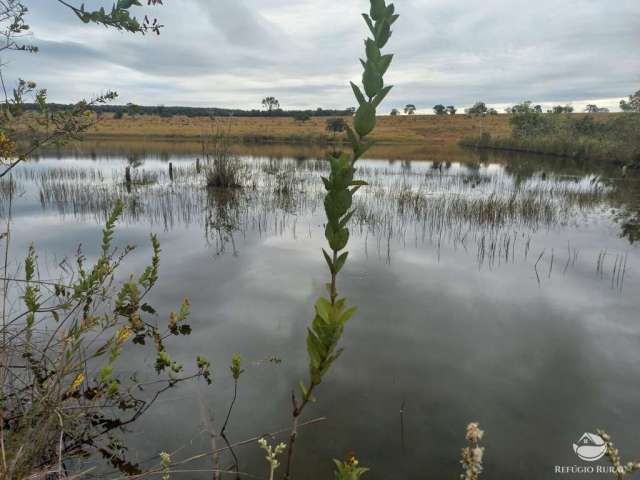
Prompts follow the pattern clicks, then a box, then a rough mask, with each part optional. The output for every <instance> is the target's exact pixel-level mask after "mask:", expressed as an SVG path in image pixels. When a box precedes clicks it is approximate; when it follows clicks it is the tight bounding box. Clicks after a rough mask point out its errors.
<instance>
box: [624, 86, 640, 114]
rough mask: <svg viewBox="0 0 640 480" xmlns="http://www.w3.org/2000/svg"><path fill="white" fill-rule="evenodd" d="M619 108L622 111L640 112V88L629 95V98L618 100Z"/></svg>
mask: <svg viewBox="0 0 640 480" xmlns="http://www.w3.org/2000/svg"><path fill="white" fill-rule="evenodd" d="M620 110H622V111H623V112H635V113H640V90H638V91H637V92H636V93H634V94H633V95H629V100H628V101H627V100H620Z"/></svg>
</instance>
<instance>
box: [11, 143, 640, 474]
mask: <svg viewBox="0 0 640 480" xmlns="http://www.w3.org/2000/svg"><path fill="white" fill-rule="evenodd" d="M238 155H239V162H240V168H241V169H242V178H243V179H244V181H243V186H242V188H237V189H233V190H224V189H207V188H206V187H205V186H204V179H203V173H201V172H200V173H199V172H198V171H197V168H196V158H200V159H201V158H202V155H201V154H200V153H199V151H198V148H197V147H196V146H193V145H188V144H184V145H181V144H179V143H176V144H171V143H167V144H161V143H158V144H154V143H147V144H144V145H143V146H140V145H132V144H127V143H117V142H113V143H108V142H107V143H104V142H103V143H87V144H81V145H78V146H75V147H72V148H66V149H62V150H58V151H51V152H45V153H43V154H42V155H41V156H40V157H39V158H37V159H33V160H31V161H29V162H27V163H25V164H23V165H21V166H20V167H19V168H17V169H16V170H15V173H14V175H13V182H14V186H13V188H14V191H15V195H14V198H13V205H12V218H13V220H12V250H11V254H10V259H11V264H10V267H11V268H13V269H16V268H17V266H18V264H19V262H20V261H21V259H22V258H23V256H24V254H25V252H26V248H27V246H28V245H29V244H30V243H33V244H34V246H35V247H36V249H37V251H38V254H39V258H40V261H41V263H42V265H41V266H42V268H44V270H41V272H40V274H41V276H42V277H48V278H52V277H55V276H56V275H57V273H56V272H57V271H58V269H59V265H61V264H62V265H64V260H65V259H71V258H73V256H74V254H75V253H76V251H77V247H78V245H82V251H83V253H84V255H86V256H87V259H88V260H89V261H90V260H91V259H95V257H96V255H97V253H98V249H99V242H100V230H101V228H102V225H103V224H104V221H105V218H106V215H107V213H108V211H109V210H110V209H111V208H112V206H113V205H114V203H115V201H116V200H117V199H122V200H123V201H124V202H125V203H126V206H127V207H126V211H125V213H124V215H123V218H122V221H121V223H120V224H119V227H118V229H117V233H116V240H115V242H116V244H117V245H119V246H121V247H122V246H124V245H126V244H134V245H137V246H138V248H137V249H136V250H135V251H134V252H133V253H132V254H131V256H130V258H129V259H128V260H127V261H126V262H125V264H124V266H123V272H122V273H123V274H124V275H128V274H129V273H133V272H140V271H141V270H142V268H144V266H145V265H146V264H147V263H148V261H149V257H150V249H149V248H148V246H149V233H150V232H155V233H157V234H158V237H159V240H160V243H161V246H162V257H161V269H160V280H159V283H158V285H157V287H156V288H155V289H154V290H153V291H152V293H151V294H150V297H149V299H148V301H149V303H150V304H152V305H153V306H154V308H155V309H156V310H157V311H158V313H159V316H158V321H159V322H164V321H166V318H168V314H169V312H170V311H172V310H175V309H176V308H178V306H179V304H180V302H181V300H182V299H183V298H184V297H188V298H189V300H190V302H191V305H192V316H191V320H190V324H191V326H192V328H193V333H192V335H191V336H189V337H181V338H179V339H176V340H174V341H172V342H171V344H170V348H171V350H172V351H173V354H174V357H175V358H176V359H177V360H180V361H183V362H184V363H185V364H191V363H193V359H194V358H195V355H196V354H202V355H205V356H206V357H208V358H209V360H211V362H212V364H213V369H214V372H215V373H214V382H213V385H211V386H207V385H206V384H204V383H197V384H191V385H185V384H182V385H180V386H179V387H177V388H175V389H172V390H170V391H168V392H166V393H165V394H164V395H163V396H162V397H161V398H160V399H159V400H158V401H157V402H156V403H155V404H154V405H153V407H152V408H151V409H150V410H149V411H148V412H147V414H146V415H145V416H144V417H143V418H142V419H141V420H140V421H139V422H138V423H136V424H135V425H134V426H133V427H132V428H131V429H130V431H129V432H128V434H127V437H128V442H129V446H130V449H129V452H128V457H129V460H131V461H132V462H137V463H139V464H140V465H142V466H150V465H154V464H156V463H157V458H158V457H157V455H158V453H159V452H160V451H168V452H173V458H174V459H175V460H178V461H179V460H181V459H185V458H188V457H190V456H192V455H196V454H198V453H202V452H206V451H207V450H209V449H210V448H211V442H210V439H209V436H208V434H207V433H206V430H207V428H206V425H207V424H208V423H210V422H213V423H214V424H215V425H217V428H219V426H220V424H221V423H222V421H223V420H224V416H225V414H226V412H227V408H228V406H229V402H230V401H231V398H232V394H233V381H232V379H231V376H230V373H229V369H228V365H229V363H230V358H231V355H232V354H233V353H234V352H238V353H240V354H241V355H242V356H243V358H244V359H245V362H246V363H247V365H246V372H245V373H244V374H243V376H242V377H241V379H240V383H239V393H238V400H237V403H236V405H235V408H234V410H233V412H232V415H231V420H230V426H229V427H228V430H227V434H228V436H229V437H230V441H232V442H238V441H242V440H244V439H248V438H251V437H254V436H256V435H260V434H265V433H268V432H275V431H278V430H282V429H287V428H288V427H289V426H290V423H291V422H290V415H291V403H290V395H291V391H292V390H293V389H295V388H297V383H298V381H299V380H300V379H302V378H305V377H306V365H307V360H306V349H305V335H306V328H307V326H308V325H309V324H310V322H311V320H312V307H313V303H314V301H315V299H316V298H317V297H318V296H319V295H321V294H322V292H323V289H324V283H325V282H326V281H327V273H326V265H325V263H324V260H323V258H322V254H321V248H322V247H323V246H324V242H325V241H324V236H323V230H324V229H323V219H324V211H323V205H322V199H323V195H324V190H323V187H322V182H321V181H320V176H321V175H323V174H325V173H326V172H327V164H326V162H325V161H324V160H323V152H322V150H321V149H318V148H309V147H307V148H302V147H293V146H286V147H284V146H283V147H278V146H266V147H259V146H255V147H239V148H238ZM169 163H171V165H172V173H173V178H172V179H171V178H170V177H169ZM200 163H201V168H202V169H205V168H206V165H205V162H204V161H201V162H200ZM127 166H130V167H131V175H132V180H133V181H132V185H130V186H127V185H126V183H125V182H124V176H125V168H126V167H127ZM358 172H359V173H358V175H359V178H362V179H364V180H366V181H367V182H368V183H369V186H368V187H365V188H363V189H361V190H360V192H359V193H358V194H357V201H356V204H355V208H356V213H355V215H354V217H353V221H352V229H351V234H352V235H351V240H350V245H349V251H350V255H349V262H348V263H347V266H346V267H345V269H344V270H343V272H342V273H341V276H340V278H339V290H340V292H341V294H342V295H344V296H346V297H347V298H348V299H349V301H350V302H351V303H352V304H355V305H357V306H358V312H357V314H356V316H355V317H354V318H353V319H352V320H350V322H349V323H348V324H347V327H346V333H345V338H344V342H343V346H344V348H345V352H344V354H343V356H342V357H341V358H340V359H339V360H338V362H337V363H336V364H335V366H334V368H333V369H332V370H331V371H330V373H329V374H328V377H327V379H326V381H325V382H323V383H322V385H321V386H320V387H319V388H318V390H317V394H316V398H317V401H316V402H315V403H314V404H311V405H310V407H309V409H308V411H306V413H305V417H304V420H312V419H315V418H319V417H326V420H323V421H319V422H318V423H314V424H312V425H308V426H305V427H303V428H302V429H301V431H300V435H299V438H298V440H299V448H298V450H297V452H296V461H295V472H296V474H297V478H304V479H311V480H313V479H327V478H332V470H333V465H332V461H331V459H333V458H344V457H345V455H347V452H350V451H353V452H355V453H356V455H357V456H358V458H359V459H360V462H361V463H362V464H363V465H365V466H367V467H369V468H371V472H370V473H369V474H368V477H365V478H371V479H383V478H384V479H408V478H456V477H457V476H458V475H459V472H460V465H459V454H460V449H461V448H462V447H463V446H464V444H465V440H464V432H465V428H466V425H467V423H469V422H471V421H478V422H480V425H481V427H482V428H483V429H484V430H485V431H486V435H485V441H484V445H485V446H486V453H485V474H484V476H483V478H486V479H504V478H550V477H551V476H552V475H553V474H554V471H555V467H556V466H565V465H577V464H582V461H581V460H579V459H578V458H577V457H576V456H575V454H574V452H573V447H572V444H573V443H574V442H576V441H577V440H578V439H579V438H580V436H581V435H582V434H583V433H584V432H594V431H595V430H596V429H597V428H603V429H606V430H608V431H609V432H610V433H611V434H612V435H613V437H614V439H616V443H617V444H618V446H619V447H620V450H621V454H622V457H623V458H627V459H629V458H630V457H633V455H634V454H636V456H637V455H638V452H639V451H640V443H638V442H639V438H640V437H639V436H638V434H637V427H638V425H637V419H638V418H640V388H639V387H640V384H639V382H638V378H639V377H640V348H638V345H639V344H640V322H639V315H638V312H639V311H640V297H639V296H638V291H639V288H640V275H639V273H640V249H638V246H637V244H636V243H633V242H634V240H636V239H637V236H638V234H637V218H638V211H639V209H638V205H639V204H640V202H639V201H638V199H639V192H640V181H638V180H637V179H633V178H626V179H622V178H619V177H620V172H619V171H617V170H615V169H607V168H603V167H599V166H593V165H584V164H579V163H576V162H567V161H565V160H562V159H558V158H546V157H528V156H515V157H513V156H512V157H507V156H496V155H487V154H484V155H482V156H481V155H479V154H477V153H475V152H464V151H456V152H452V153H451V154H439V155H437V156H431V155H430V154H429V153H428V152H424V151H422V150H421V149H420V148H418V147H415V148H406V147H405V148H403V149H396V150H394V149H393V148H392V147H381V148H379V149H378V150H373V151H372V154H371V155H370V158H368V159H366V160H363V161H362V162H360V163H359V168H358ZM7 191H8V188H7V185H6V181H5V184H4V185H3V187H2V189H0V192H2V193H1V194H2V208H1V210H0V214H1V215H2V220H3V221H6V216H7V213H8V211H7V210H8V201H7V200H8V197H7ZM153 361H154V359H153V358H152V357H151V356H149V357H147V356H145V355H141V354H140V353H137V352H136V351H133V352H131V353H130V354H129V356H128V357H127V359H126V361H124V362H122V364H121V365H120V368H121V369H122V372H123V374H125V373H133V372H134V371H139V372H140V371H148V370H150V369H152V367H153ZM235 453H236V455H237V457H238V459H239V466H240V470H241V471H242V472H250V473H252V474H254V475H258V476H262V477H263V476H264V472H265V468H266V466H265V463H264V460H263V458H262V457H263V454H262V452H261V451H260V450H259V449H258V447H257V445H256V444H255V442H253V443H251V444H249V445H246V446H242V447H238V448H236V449H235ZM604 462H605V460H601V461H600V463H602V464H604ZM230 463H231V457H230V456H228V455H223V457H222V458H221V465H222V466H223V467H228V466H229V465H230ZM210 468H211V462H210V460H209V459H206V458H205V459H201V460H199V461H194V462H190V463H189V464H187V465H184V469H185V470H186V469H192V470H202V472H200V473H198V472H191V473H189V474H185V475H184V477H181V476H176V478H211V473H208V472H206V470H207V469H210ZM229 478H232V477H231V476H229Z"/></svg>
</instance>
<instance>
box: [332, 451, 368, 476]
mask: <svg viewBox="0 0 640 480" xmlns="http://www.w3.org/2000/svg"><path fill="white" fill-rule="evenodd" d="M333 462H334V463H335V464H336V471H335V478H336V480H359V479H360V478H361V477H362V476H363V475H364V474H365V473H367V472H368V471H369V469H368V468H365V467H361V466H360V462H358V459H357V458H356V456H355V455H354V454H353V453H349V455H347V459H346V460H345V461H344V462H343V461H340V460H334V461H333Z"/></svg>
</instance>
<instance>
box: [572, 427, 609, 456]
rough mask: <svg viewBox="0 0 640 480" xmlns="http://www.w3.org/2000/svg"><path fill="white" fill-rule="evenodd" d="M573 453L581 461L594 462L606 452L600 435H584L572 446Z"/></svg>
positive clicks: (605, 446)
mask: <svg viewBox="0 0 640 480" xmlns="http://www.w3.org/2000/svg"><path fill="white" fill-rule="evenodd" d="M573 451H574V452H576V455H577V456H578V457H579V458H580V459H581V460H584V461H586V462H595V461H596V460H600V459H601V458H602V457H603V456H604V454H605V453H606V452H607V445H606V444H605V442H604V440H603V439H602V437H601V436H600V435H596V434H595V433H585V434H583V435H582V437H580V440H578V442H577V443H574V444H573Z"/></svg>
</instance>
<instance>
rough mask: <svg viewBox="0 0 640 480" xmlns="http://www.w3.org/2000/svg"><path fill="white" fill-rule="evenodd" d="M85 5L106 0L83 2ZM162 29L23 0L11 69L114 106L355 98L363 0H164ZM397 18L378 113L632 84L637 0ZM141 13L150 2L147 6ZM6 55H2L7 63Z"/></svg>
mask: <svg viewBox="0 0 640 480" xmlns="http://www.w3.org/2000/svg"><path fill="white" fill-rule="evenodd" d="M86 3H87V6H88V7H93V6H96V5H100V4H102V5H107V4H108V3H109V2H107V1H102V2H101V1H98V0H94V1H91V2H89V1H87V2H86ZM164 3H165V5H164V6H163V7H159V8H156V9H154V10H153V12H152V13H153V14H156V15H157V16H158V17H159V18H160V20H161V21H162V23H163V24H164V25H165V28H164V29H163V32H162V35H161V36H160V37H156V36H155V35H149V36H147V37H141V36H139V35H138V36H134V35H130V34H126V33H123V32H117V31H112V30H106V29H104V28H102V27H100V26H96V25H84V24H82V23H80V22H79V21H78V20H77V19H76V18H75V17H74V16H73V14H71V13H70V12H69V11H67V10H65V9H64V8H62V7H61V6H60V5H59V4H58V3H57V2H54V1H52V0H27V4H28V5H29V7H30V9H31V13H30V18H29V23H30V24H31V25H32V27H33V29H34V32H35V37H34V39H33V40H34V41H35V42H36V43H40V44H41V47H42V50H41V53H39V54H38V55H37V56H33V55H26V54H17V56H16V55H14V56H13V57H12V59H11V61H12V63H10V65H8V67H7V69H6V72H7V74H8V75H7V76H8V77H9V78H11V79H15V78H16V77H18V76H21V77H24V78H29V79H33V80H37V81H39V83H40V84H41V85H43V86H46V87H47V88H48V89H49V92H50V96H51V99H52V100H54V101H62V102H70V101H73V100H75V99H77V98H79V97H86V96H91V95H92V94H95V93H98V92H99V91H100V90H103V89H106V88H117V89H118V90H119V92H120V94H121V98H120V101H122V102H128V101H132V102H135V103H139V104H147V105H153V104H161V103H162V104H166V105H172V104H173V105H175V104H185V105H201V106H223V107H224V106H226V107H242V108H256V107H258V106H259V102H260V99H261V98H262V97H263V96H264V95H267V94H269V95H276V96H277V97H278V98H279V99H280V103H281V104H282V105H283V106H284V107H285V108H299V107H304V108H315V107H317V106H323V107H346V106H350V105H352V104H353V103H354V101H353V99H352V98H351V92H350V90H349V88H348V86H347V85H348V84H347V82H348V80H350V79H352V80H357V79H358V76H359V74H360V73H359V66H358V63H357V58H358V56H359V55H361V50H362V43H361V40H362V38H363V36H364V35H365V34H366V27H365V26H364V24H363V22H362V19H361V17H360V16H359V13H360V12H361V11H365V10H366V8H367V6H368V2H367V1H365V0H358V1H355V2H354V1H350V2H333V3H328V2H324V1H322V0H166V1H165V2H164ZM396 6H397V10H398V12H399V13H400V14H401V18H400V20H399V21H398V23H397V25H396V27H395V30H396V31H395V32H394V36H393V37H392V40H391V42H390V44H389V50H391V51H393V52H394V53H395V54H396V57H395V61H394V64H393V66H392V68H391V70H390V74H389V81H390V82H391V83H393V84H395V85H396V89H395V90H394V91H393V92H392V94H391V95H390V97H389V99H388V100H387V101H386V105H385V106H384V108H386V109H390V108H391V107H392V106H400V105H404V104H405V103H409V102H410V103H414V104H416V105H417V106H418V107H419V109H421V110H430V108H431V107H432V106H433V105H434V104H435V103H446V104H450V103H452V104H456V105H459V106H461V107H463V106H465V105H469V104H472V103H473V102H474V101H476V100H482V101H485V102H487V103H488V104H491V105H496V106H498V107H501V106H503V105H507V104H513V103H515V102H518V101H521V100H524V99H531V100H534V101H535V102H537V103H543V104H545V105H546V104H549V105H550V104H553V103H573V104H574V105H576V106H577V107H578V106H582V105H583V104H586V103H590V102H593V101H594V99H596V100H595V101H597V102H598V103H599V104H602V105H604V106H608V107H615V106H616V105H617V102H618V100H619V99H620V98H622V97H624V96H626V95H628V94H629V93H631V92H632V91H635V90H637V89H638V88H640V73H639V72H640V58H638V56H637V55H635V50H636V49H637V45H638V44H639V42H640V28H638V26H639V25H640V2H638V1H637V0H616V1H615V2H612V1H610V0H565V1H563V2H558V1H557V0H538V1H536V2H531V1H530V0H484V1H481V0H459V1H458V2H450V1H449V0H429V1H426V0H397V1H396ZM144 11H145V12H146V11H148V10H144ZM3 60H6V58H3Z"/></svg>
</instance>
